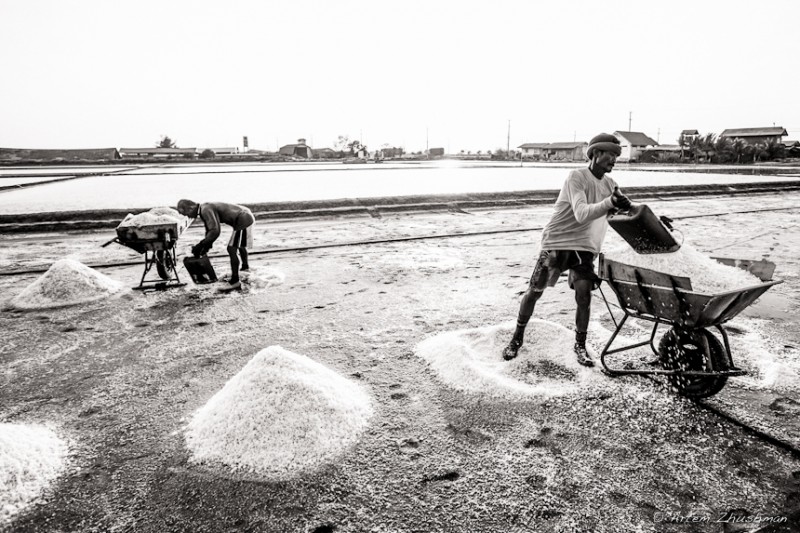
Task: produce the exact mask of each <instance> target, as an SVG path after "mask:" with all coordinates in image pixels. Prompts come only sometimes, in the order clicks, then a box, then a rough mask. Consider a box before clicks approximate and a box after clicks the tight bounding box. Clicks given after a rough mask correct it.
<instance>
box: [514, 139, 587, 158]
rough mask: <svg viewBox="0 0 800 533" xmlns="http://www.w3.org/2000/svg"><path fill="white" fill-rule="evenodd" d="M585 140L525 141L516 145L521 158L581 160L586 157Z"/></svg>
mask: <svg viewBox="0 0 800 533" xmlns="http://www.w3.org/2000/svg"><path fill="white" fill-rule="evenodd" d="M586 147H587V143H586V142H583V141H581V142H555V143H525V144H521V145H519V146H517V148H518V149H519V151H520V154H521V156H522V158H523V159H525V158H527V159H548V160H555V161H583V160H585V159H586Z"/></svg>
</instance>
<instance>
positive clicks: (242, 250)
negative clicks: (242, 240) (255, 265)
mask: <svg viewBox="0 0 800 533" xmlns="http://www.w3.org/2000/svg"><path fill="white" fill-rule="evenodd" d="M239 255H240V256H242V270H250V261H249V260H248V257H247V248H239Z"/></svg>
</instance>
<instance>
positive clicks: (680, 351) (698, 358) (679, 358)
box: [658, 328, 728, 398]
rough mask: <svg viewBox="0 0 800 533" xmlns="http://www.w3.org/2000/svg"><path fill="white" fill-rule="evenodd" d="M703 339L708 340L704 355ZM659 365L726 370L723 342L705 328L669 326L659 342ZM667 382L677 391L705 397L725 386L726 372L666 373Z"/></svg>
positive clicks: (688, 368)
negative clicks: (706, 351) (685, 374)
mask: <svg viewBox="0 0 800 533" xmlns="http://www.w3.org/2000/svg"><path fill="white" fill-rule="evenodd" d="M703 339H705V341H706V342H708V350H709V354H708V358H706V353H705V348H704V346H703V344H704V343H703ZM658 354H659V359H660V362H661V366H662V367H664V368H665V369H666V370H684V371H686V370H694V371H701V372H702V371H711V368H712V366H709V360H710V361H711V365H713V368H714V370H727V368H728V365H727V363H726V361H727V358H726V356H725V348H724V347H723V346H722V343H721V342H720V341H719V339H717V338H716V337H715V336H714V335H712V334H711V332H710V331H708V330H706V329H696V330H685V329H680V328H672V329H670V330H669V331H667V332H666V333H665V334H664V336H663V337H661V342H659V344H658ZM668 378H669V381H670V384H671V385H672V386H673V387H674V388H675V389H676V390H677V392H678V393H680V394H682V395H683V396H687V397H689V398H708V397H709V396H713V395H715V394H716V393H718V392H719V391H721V390H722V388H723V387H724V386H725V383H726V382H727V381H728V377H727V376H681V375H672V376H668Z"/></svg>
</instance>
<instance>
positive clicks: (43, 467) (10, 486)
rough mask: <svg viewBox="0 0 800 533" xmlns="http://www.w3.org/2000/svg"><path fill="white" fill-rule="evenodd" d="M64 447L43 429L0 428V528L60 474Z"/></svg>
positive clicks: (63, 462) (2, 425) (64, 456)
mask: <svg viewBox="0 0 800 533" xmlns="http://www.w3.org/2000/svg"><path fill="white" fill-rule="evenodd" d="M67 451H68V450H67V445H66V444H65V443H64V442H63V441H62V440H61V439H60V438H58V436H57V435H56V434H55V433H54V432H53V431H51V430H50V429H47V428H45V427H43V426H32V425H23V424H6V423H3V424H0V525H1V524H2V523H3V522H5V521H8V520H9V519H10V518H11V517H12V516H13V515H15V514H17V513H19V512H20V511H21V510H22V509H24V508H25V507H26V506H27V505H29V504H31V503H32V502H34V501H35V500H36V499H37V498H38V497H39V496H40V495H41V493H42V491H43V490H44V489H46V488H47V486H48V485H49V484H50V483H51V482H52V481H53V480H54V479H55V478H56V477H58V475H59V474H60V473H61V472H62V471H63V470H64V466H65V460H66V457H67Z"/></svg>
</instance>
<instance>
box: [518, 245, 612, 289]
mask: <svg viewBox="0 0 800 533" xmlns="http://www.w3.org/2000/svg"><path fill="white" fill-rule="evenodd" d="M567 270H569V278H568V279H569V288H570V289H574V288H575V287H574V284H575V281H576V280H580V279H585V280H588V281H591V282H592V284H593V286H592V288H593V289H596V288H597V287H598V286H599V285H600V278H598V277H597V274H595V271H594V254H593V253H592V252H585V251H579V250H542V252H541V253H540V254H539V259H538V260H537V261H536V267H535V268H534V269H533V275H532V276H531V287H532V288H533V290H534V292H542V291H543V290H545V288H547V287H552V286H554V285H555V284H556V282H557V281H558V277H559V276H560V275H561V273H562V272H566V271H567Z"/></svg>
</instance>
